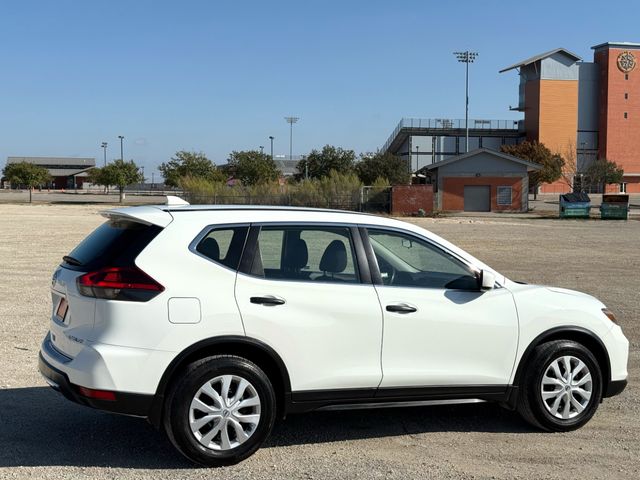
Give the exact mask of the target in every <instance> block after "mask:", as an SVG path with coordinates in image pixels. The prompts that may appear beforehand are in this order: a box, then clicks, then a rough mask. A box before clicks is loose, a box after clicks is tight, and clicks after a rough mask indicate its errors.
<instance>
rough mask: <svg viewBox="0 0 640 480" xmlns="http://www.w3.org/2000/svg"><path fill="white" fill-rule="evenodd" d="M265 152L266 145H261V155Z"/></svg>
mask: <svg viewBox="0 0 640 480" xmlns="http://www.w3.org/2000/svg"><path fill="white" fill-rule="evenodd" d="M263 153H264V145H260V155H262V154H263Z"/></svg>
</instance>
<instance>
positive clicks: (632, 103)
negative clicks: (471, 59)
mask: <svg viewBox="0 0 640 480" xmlns="http://www.w3.org/2000/svg"><path fill="white" fill-rule="evenodd" d="M592 48H593V50H594V58H593V62H586V61H582V59H581V58H580V57H579V56H577V55H576V54H574V53H572V52H570V51H568V50H566V49H564V48H557V49H555V50H551V51H549V52H545V53H542V54H540V55H536V56H534V57H531V58H529V59H527V60H523V61H521V62H518V63H516V64H514V65H511V66H509V67H507V68H505V69H503V70H501V73H502V72H506V71H509V70H514V69H515V70H517V71H518V73H519V75H520V88H519V101H518V106H517V107H516V108H513V110H518V111H521V112H523V113H524V125H523V126H524V129H523V130H524V132H523V133H524V135H525V136H526V138H527V139H528V140H536V141H538V142H541V143H544V144H545V145H546V146H547V147H549V149H551V150H552V151H554V152H558V153H560V154H562V155H563V157H564V158H565V159H566V161H567V167H566V168H567V170H568V172H567V174H568V176H569V177H574V179H573V182H574V184H576V183H579V182H580V178H581V175H582V174H583V173H584V171H585V170H586V168H587V167H588V166H589V165H590V164H591V162H593V161H594V160H596V159H598V158H606V159H607V160H612V161H615V162H616V163H617V164H618V165H619V166H621V167H622V168H623V169H624V172H625V176H624V179H623V182H622V183H621V184H620V185H618V186H609V187H608V190H613V191H621V192H627V193H640V135H638V133H637V132H639V131H640V130H639V128H640V68H637V63H638V60H639V59H640V44H639V43H627V42H607V43H602V44H599V45H596V46H594V47H592ZM570 190H571V185H569V184H568V182H555V183H553V184H549V185H543V186H542V187H541V192H550V193H565V192H568V191H570Z"/></svg>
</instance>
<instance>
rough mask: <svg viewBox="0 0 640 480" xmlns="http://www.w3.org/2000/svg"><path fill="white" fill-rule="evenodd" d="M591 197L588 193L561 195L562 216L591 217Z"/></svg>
mask: <svg viewBox="0 0 640 480" xmlns="http://www.w3.org/2000/svg"><path fill="white" fill-rule="evenodd" d="M590 211H591V199H590V198H589V195H587V194H586V193H565V194H564V195H560V218H589V212H590Z"/></svg>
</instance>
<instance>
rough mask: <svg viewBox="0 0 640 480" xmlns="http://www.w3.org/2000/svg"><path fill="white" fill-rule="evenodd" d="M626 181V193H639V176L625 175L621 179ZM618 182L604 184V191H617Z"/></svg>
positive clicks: (618, 190)
mask: <svg viewBox="0 0 640 480" xmlns="http://www.w3.org/2000/svg"><path fill="white" fill-rule="evenodd" d="M623 181H624V182H626V183H627V193H640V177H627V178H625V179H624V180H623ZM619 192H620V184H618V183H614V184H612V185H606V186H605V193H619Z"/></svg>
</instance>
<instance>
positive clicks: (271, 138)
mask: <svg viewBox="0 0 640 480" xmlns="http://www.w3.org/2000/svg"><path fill="white" fill-rule="evenodd" d="M274 138H275V137H274V136H273V135H269V140H271V160H273V139H274Z"/></svg>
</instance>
